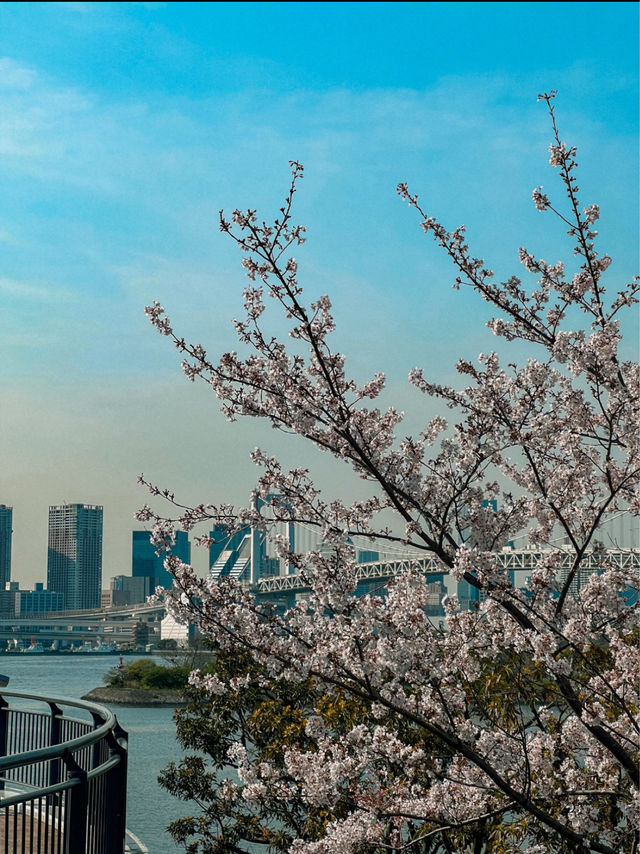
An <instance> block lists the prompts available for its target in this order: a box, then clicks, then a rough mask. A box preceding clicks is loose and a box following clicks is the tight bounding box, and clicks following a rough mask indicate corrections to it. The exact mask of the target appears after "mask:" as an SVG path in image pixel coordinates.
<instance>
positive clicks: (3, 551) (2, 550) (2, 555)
mask: <svg viewBox="0 0 640 854" xmlns="http://www.w3.org/2000/svg"><path fill="white" fill-rule="evenodd" d="M12 523H13V508H12V507H7V505H6V504H0V590H4V586H5V584H6V583H7V581H11V533H12V530H13V529H12Z"/></svg>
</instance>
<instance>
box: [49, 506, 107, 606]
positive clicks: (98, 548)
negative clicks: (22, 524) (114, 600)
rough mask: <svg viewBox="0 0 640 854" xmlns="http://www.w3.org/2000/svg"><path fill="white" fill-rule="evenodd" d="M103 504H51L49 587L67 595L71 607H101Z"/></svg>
mask: <svg viewBox="0 0 640 854" xmlns="http://www.w3.org/2000/svg"><path fill="white" fill-rule="evenodd" d="M101 586H102V507H99V506H95V505H92V504H62V505H60V506H58V507H49V553H48V559H47V588H48V589H49V590H51V591H52V592H54V593H62V594H63V595H64V607H65V608H66V609H67V610H73V611H75V610H84V609H87V608H99V607H100V591H101Z"/></svg>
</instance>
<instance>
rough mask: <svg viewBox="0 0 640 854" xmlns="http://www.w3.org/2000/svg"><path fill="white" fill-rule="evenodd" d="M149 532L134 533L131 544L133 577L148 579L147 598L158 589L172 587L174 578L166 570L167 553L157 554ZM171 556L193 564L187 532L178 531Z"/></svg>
mask: <svg viewBox="0 0 640 854" xmlns="http://www.w3.org/2000/svg"><path fill="white" fill-rule="evenodd" d="M150 536H151V535H150V533H149V531H133V536H132V543H131V575H132V577H133V578H146V579H147V583H146V588H145V596H150V595H151V594H152V593H153V591H154V590H155V589H156V587H158V586H159V587H171V585H172V584H173V576H172V575H171V573H170V572H167V570H166V569H165V568H164V559H165V553H164V552H163V553H161V554H159V555H157V554H156V547H155V546H154V545H153V543H152V542H151V540H150V539H149V538H150ZM171 554H173V555H175V556H176V557H177V558H179V559H180V560H181V561H182V562H183V563H190V562H191V543H190V542H189V535H188V534H187V532H186V531H176V541H175V543H174V545H173V546H172V547H171Z"/></svg>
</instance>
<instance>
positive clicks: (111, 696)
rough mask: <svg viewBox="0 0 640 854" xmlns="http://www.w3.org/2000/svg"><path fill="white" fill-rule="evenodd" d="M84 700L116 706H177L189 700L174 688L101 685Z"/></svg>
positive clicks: (183, 704) (184, 704)
mask: <svg viewBox="0 0 640 854" xmlns="http://www.w3.org/2000/svg"><path fill="white" fill-rule="evenodd" d="M82 699H83V700H91V701H93V702H94V703H103V704H104V705H107V706H108V705H114V706H149V707H153V706H165V707H170V708H177V707H178V706H186V705H187V703H188V700H187V699H186V698H185V696H184V694H182V692H181V691H174V690H172V689H168V688H163V689H147V688H110V687H108V686H101V687H98V688H92V689H91V691H89V692H88V693H87V694H84V695H83V697H82Z"/></svg>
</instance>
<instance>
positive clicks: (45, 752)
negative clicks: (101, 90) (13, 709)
mask: <svg viewBox="0 0 640 854" xmlns="http://www.w3.org/2000/svg"><path fill="white" fill-rule="evenodd" d="M4 697H15V698H16V699H20V700H36V701H38V702H41V703H47V704H50V703H53V704H54V705H56V706H57V705H61V706H71V707H72V708H76V709H82V710H84V711H87V712H91V713H92V714H95V715H96V716H97V717H100V718H102V719H103V723H102V724H100V725H99V726H97V727H95V729H92V730H91V731H90V732H87V733H85V734H84V735H80V736H77V737H76V738H73V739H70V740H69V741H62V742H60V743H59V744H52V745H49V747H41V748H38V749H37V750H27V751H24V752H23V753H12V754H9V755H7V756H3V757H0V775H1V772H2V771H3V770H4V769H5V768H16V767H21V766H23V765H30V764H32V763H34V762H42V761H46V760H48V759H59V758H62V756H63V755H64V754H65V753H75V752H76V751H77V750H80V749H81V748H83V747H87V746H88V745H90V744H94V743H95V742H96V741H99V740H100V739H101V738H104V737H106V736H108V734H109V733H110V732H112V731H113V730H114V729H115V728H116V727H117V726H118V722H117V720H116V716H115V714H114V713H113V712H112V711H111V710H110V709H108V708H107V707H106V706H101V705H100V704H99V703H91V702H89V701H87V700H75V699H72V698H66V697H49V696H43V695H42V694H25V693H23V692H22V691H13V690H0V698H4ZM83 723H84V722H83ZM87 723H88V722H87Z"/></svg>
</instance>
